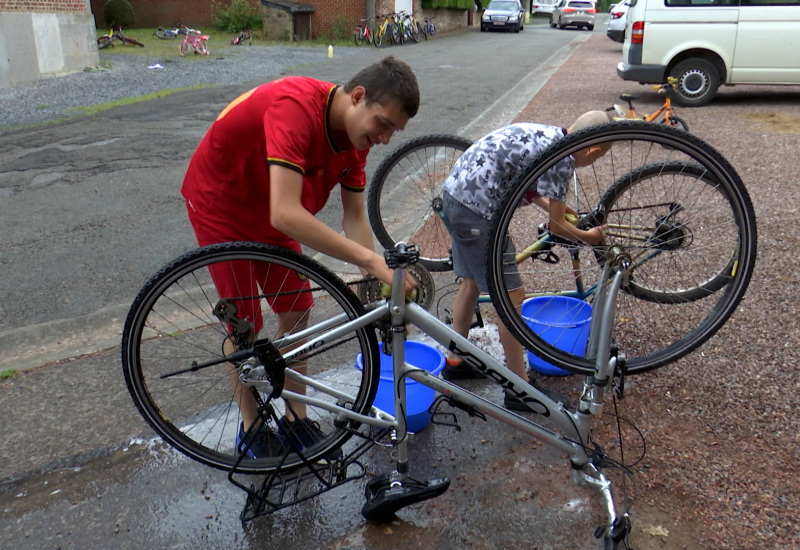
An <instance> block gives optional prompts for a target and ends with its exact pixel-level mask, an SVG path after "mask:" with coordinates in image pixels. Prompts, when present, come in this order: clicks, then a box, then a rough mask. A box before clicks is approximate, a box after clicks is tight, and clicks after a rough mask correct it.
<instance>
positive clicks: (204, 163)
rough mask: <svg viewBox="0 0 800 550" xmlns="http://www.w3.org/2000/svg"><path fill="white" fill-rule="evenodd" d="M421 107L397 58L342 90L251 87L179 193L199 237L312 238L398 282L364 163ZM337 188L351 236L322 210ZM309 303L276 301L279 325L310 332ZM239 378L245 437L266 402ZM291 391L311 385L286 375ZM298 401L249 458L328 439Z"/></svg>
mask: <svg viewBox="0 0 800 550" xmlns="http://www.w3.org/2000/svg"><path fill="white" fill-rule="evenodd" d="M418 108H419V88H418V85H417V79H416V77H415V76H414V73H413V71H412V70H411V68H410V67H409V66H408V65H407V64H405V63H403V62H402V61H400V60H397V59H395V58H394V57H392V56H389V57H386V58H385V59H383V60H382V61H380V62H378V63H375V64H373V65H370V66H369V67H366V68H365V69H363V70H361V71H360V72H359V73H358V74H356V75H355V76H354V77H353V78H352V79H351V80H350V81H349V82H348V83H347V84H345V85H344V86H341V87H340V86H336V85H334V84H331V83H328V82H322V81H319V80H315V79H312V78H306V77H285V78H281V79H279V80H275V81H273V82H268V83H266V84H263V85H261V86H259V87H257V88H255V89H253V90H250V91H248V92H246V93H244V94H242V95H241V96H240V97H238V98H236V99H235V100H234V101H233V102H231V103H230V105H228V106H227V107H226V108H225V109H224V110H223V111H222V112H221V113H220V115H219V116H218V117H217V119H216V120H215V121H214V123H213V124H212V125H211V128H210V129H209V130H208V132H207V133H206V135H205V137H204V138H203V140H202V141H201V142H200V145H199V146H198V148H197V150H196V151H195V153H194V155H193V156H192V159H191V161H190V162H189V167H188V169H187V172H186V176H185V178H184V181H183V186H182V188H181V193H182V195H183V197H184V198H185V199H186V207H187V210H188V213H189V220H190V221H191V223H192V227H193V228H194V232H195V235H196V237H197V242H198V243H199V244H200V246H205V245H209V244H214V243H220V242H228V241H258V242H264V243H271V244H276V245H279V246H283V247H285V248H290V249H292V250H296V251H298V252H300V251H301V248H300V245H301V244H303V245H306V246H309V247H311V248H313V249H315V250H317V251H319V252H322V253H324V254H327V255H329V256H333V257H334V258H338V259H339V260H342V261H345V262H348V263H352V264H355V265H356V266H358V267H359V268H360V269H361V270H362V272H364V273H369V274H371V275H374V276H375V277H376V278H378V279H380V280H381V281H384V282H387V283H391V281H392V272H391V270H390V269H389V268H388V266H387V265H386V262H385V261H384V259H383V257H382V256H380V255H378V254H376V253H375V251H374V249H373V243H372V232H371V230H370V227H369V222H368V220H367V215H366V209H365V207H364V199H363V191H364V188H365V185H366V176H365V173H364V166H365V164H366V158H367V153H368V152H369V148H370V147H372V146H373V145H376V144H378V143H382V144H386V143H388V142H389V140H390V139H391V137H392V135H393V134H394V132H395V131H396V130H402V129H403V128H405V126H406V123H407V122H408V120H409V119H410V118H412V117H413V116H415V115H416V113H417V110H418ZM337 184H339V185H340V188H341V197H342V228H343V229H344V233H345V236H342V235H340V234H339V233H338V232H337V231H335V230H334V229H332V228H330V227H328V226H327V225H326V224H325V223H324V222H322V221H321V220H319V219H317V218H316V217H315V214H316V213H317V212H319V211H320V210H321V209H322V207H323V206H324V205H325V203H326V202H327V200H328V196H329V194H330V192H331V191H332V189H333V188H334V187H335V186H336V185H337ZM265 213H268V215H265ZM212 275H213V276H214V283H215V285H216V286H217V288H218V290H219V292H220V295H226V296H236V295H237V293H236V291H235V290H236V287H235V281H234V280H233V278H232V277H231V276H230V275H223V274H212ZM271 276H272V275H271ZM409 281H410V280H409ZM267 284H269V283H267ZM298 284H300V283H298ZM412 284H413V283H411V282H409V283H408V285H409V289H410V287H411V286H412ZM298 288H299V287H298ZM310 307H311V299H310V298H309V299H308V300H307V301H305V302H301V303H298V301H297V300H293V301H292V303H291V305H289V304H281V303H280V301H276V302H275V303H273V304H272V308H273V310H274V311H275V313H276V314H277V316H278V330H279V332H278V333H279V334H284V333H287V332H291V331H294V330H297V329H298V328H301V327H302V326H303V323H304V318H306V317H307V316H306V312H307V310H308V308H310ZM239 316H240V317H242V318H244V319H247V320H248V321H249V322H251V323H252V324H253V327H254V329H255V330H254V331H253V333H254V334H255V333H257V332H258V330H259V329H260V323H261V318H260V313H259V312H258V311H252V310H251V311H246V310H245V311H241V312H240V313H239ZM223 349H224V351H225V353H230V352H232V351H233V350H234V349H235V347H234V344H233V343H232V342H231V341H230V340H226V341H225V344H224V346H223ZM232 383H233V384H234V389H235V393H236V399H237V402H238V404H239V410H240V412H241V417H242V424H241V425H240V427H239V437H238V438H237V443H241V441H242V439H243V437H244V434H245V432H246V431H247V430H248V429H249V428H250V427H251V426H252V425H254V424H255V423H256V422H257V421H258V414H257V410H256V408H257V407H256V402H255V399H254V398H253V396H252V395H251V394H250V392H249V391H242V390H243V388H242V387H241V384H240V383H239V382H238V380H236V379H235V377H233V376H232ZM286 388H287V389H290V390H292V391H296V392H302V387H293V385H292V384H291V383H290V382H289V381H288V380H287V384H286ZM292 406H293V411H288V410H287V417H289V418H287V417H284V418H282V419H281V421H280V422H279V426H278V427H279V430H278V433H275V431H273V430H270V429H269V428H268V427H267V426H264V425H261V426H257V427H258V430H259V432H258V434H257V435H258V437H257V438H256V441H254V443H253V444H252V445H251V446H250V449H248V451H247V455H248V456H251V457H255V458H258V457H263V456H274V454H275V453H277V452H281V451H282V448H283V447H284V446H285V444H286V442H287V441H286V440H287V437H291V438H293V439H292V442H294V443H299V444H300V445H301V446H304V445H308V444H310V443H311V442H313V441H314V440H315V439H316V438H317V437H319V435H320V434H319V429H318V428H317V427H316V426H315V425H314V424H313V422H310V421H309V420H308V419H306V417H305V406H304V405H303V404H301V403H292Z"/></svg>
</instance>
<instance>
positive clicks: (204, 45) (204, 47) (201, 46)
mask: <svg viewBox="0 0 800 550" xmlns="http://www.w3.org/2000/svg"><path fill="white" fill-rule="evenodd" d="M197 53H199V54H200V55H208V42H206V41H205V40H201V41H200V42H199V43H198V44H197Z"/></svg>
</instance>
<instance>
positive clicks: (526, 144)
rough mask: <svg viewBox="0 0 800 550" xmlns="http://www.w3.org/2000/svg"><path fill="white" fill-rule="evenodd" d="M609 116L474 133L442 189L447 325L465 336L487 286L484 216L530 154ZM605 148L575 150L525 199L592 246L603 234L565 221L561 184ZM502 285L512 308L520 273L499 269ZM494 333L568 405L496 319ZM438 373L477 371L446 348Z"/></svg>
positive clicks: (516, 366)
mask: <svg viewBox="0 0 800 550" xmlns="http://www.w3.org/2000/svg"><path fill="white" fill-rule="evenodd" d="M609 120H610V119H609V117H608V114H607V113H605V112H603V111H590V112H588V113H584V114H583V115H581V116H580V117H579V118H578V119H577V120H576V121H575V122H574V123H573V124H572V126H570V127H569V128H568V129H564V128H559V127H557V126H546V125H543V124H532V123H520V124H512V125H510V126H506V127H504V128H500V129H499V130H495V131H494V132H492V133H490V134H488V135H487V136H484V137H483V138H481V139H479V140H478V141H476V142H475V143H474V144H473V145H472V146H471V147H470V148H469V149H467V150H466V151H465V152H464V154H463V155H461V158H459V159H458V161H457V162H456V164H455V165H454V166H453V170H452V171H451V172H450V176H449V177H448V178H447V181H446V182H445V184H444V189H443V201H444V202H443V205H444V211H445V214H446V215H447V218H448V220H449V223H450V229H451V234H452V241H453V270H454V271H455V274H456V275H457V276H458V277H460V278H461V279H462V282H461V286H460V287H459V289H458V293H457V294H456V298H455V302H454V304H453V329H454V330H455V331H456V332H458V333H459V334H461V335H462V336H464V337H466V336H467V334H468V332H469V327H470V325H471V323H472V315H473V313H474V311H475V305H476V304H477V302H478V296H479V295H480V293H481V292H488V290H489V289H488V285H487V283H486V259H485V257H484V254H485V250H486V244H487V241H488V233H489V228H490V224H491V221H490V220H491V218H492V215H493V214H494V212H495V210H496V208H497V206H498V204H499V203H500V200H501V199H502V197H503V194H504V193H505V191H506V189H507V188H508V187H509V186H510V185H511V183H512V182H513V181H514V179H515V178H516V176H517V174H518V172H519V171H520V170H521V169H522V168H523V167H524V166H525V165H526V164H527V163H528V161H530V159H532V158H533V157H535V156H536V155H537V154H539V153H540V152H541V151H543V150H544V149H545V148H547V147H548V146H549V145H550V144H552V143H553V142H555V141H557V140H559V139H561V138H562V137H564V136H565V135H566V134H567V133H569V132H574V131H575V130H579V129H581V128H585V127H587V126H591V125H593V124H600V123H603V122H608V121H609ZM606 151H607V149H606V148H602V147H599V146H594V147H589V148H587V149H584V150H582V151H579V152H578V153H576V154H575V155H573V156H572V157H567V158H565V159H563V160H562V161H560V162H559V163H557V164H556V165H555V166H553V168H552V169H550V170H549V171H548V172H547V173H546V174H544V175H542V176H541V177H540V178H539V180H538V181H537V189H536V193H534V194H532V195H531V196H530V197H528V199H529V200H530V202H532V203H534V204H536V205H537V206H539V207H541V208H544V209H545V210H548V211H549V214H550V230H551V231H552V232H553V233H555V234H556V235H558V236H561V237H565V238H568V239H572V240H576V241H577V240H580V241H583V242H585V243H587V244H598V243H600V242H601V241H602V240H603V238H604V236H603V228H602V227H594V228H591V229H589V230H586V231H584V230H581V229H578V228H577V227H575V226H574V225H573V224H571V223H569V222H567V221H566V218H565V215H566V214H567V213H568V212H569V211H568V209H567V206H566V204H565V201H566V198H567V184H568V182H569V181H570V180H571V178H572V173H573V171H574V169H575V167H576V166H587V165H589V164H591V163H593V162H594V161H595V160H597V159H598V158H600V156H602V155H604V154H605V153H606ZM507 246H508V248H507V249H506V251H505V252H506V253H507V254H508V255H509V257H512V258H513V257H514V255H515V254H516V251H515V250H514V248H513V244H512V243H511V242H510V240H509V241H508V245H507ZM506 284H507V287H508V288H509V289H512V290H510V292H509V294H510V296H511V299H512V302H513V303H514V305H515V306H517V307H519V306H520V305H521V304H522V301H523V300H524V298H525V289H524V287H523V286H522V280H521V279H520V277H519V274H518V273H513V274H511V273H510V274H508V275H506ZM498 331H499V333H500V342H501V344H502V345H503V350H504V351H505V355H506V364H507V365H508V368H509V369H510V370H511V371H512V372H514V373H515V374H517V375H518V376H520V377H521V378H522V379H523V380H528V381H529V383H530V384H532V385H533V386H534V387H536V388H537V389H539V390H540V391H543V393H545V395H547V396H548V397H550V398H551V399H553V400H554V401H561V402H562V403H563V404H564V405H565V406H568V403H567V402H566V401H565V399H564V397H563V396H560V395H558V394H556V393H553V392H549V391H547V390H544V389H543V388H541V387H539V386H538V385H537V384H536V382H535V380H533V379H532V378H529V377H528V373H527V372H526V370H525V362H524V356H523V350H522V346H521V345H520V344H519V343H518V342H517V341H516V340H515V339H514V337H513V336H512V335H511V333H510V332H508V330H507V329H506V328H505V326H503V324H502V323H500V325H499V326H498ZM442 376H443V377H444V378H447V379H449V380H453V379H459V378H478V377H481V376H482V375H481V374H480V373H479V372H477V371H475V370H474V369H472V368H471V367H469V366H467V365H464V364H463V362H462V361H461V360H460V359H459V358H458V357H456V356H454V355H452V354H451V355H449V356H448V358H447V365H446V366H445V369H444V371H443V372H442ZM504 403H505V407H506V408H509V409H513V410H519V411H526V412H536V411H535V410H534V409H532V408H531V407H529V406H528V405H527V404H525V403H524V402H523V401H521V400H519V399H517V398H516V397H515V396H514V395H512V394H509V393H508V392H506V393H505V400H504Z"/></svg>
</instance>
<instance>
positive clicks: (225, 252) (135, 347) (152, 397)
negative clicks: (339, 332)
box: [121, 242, 380, 474]
mask: <svg viewBox="0 0 800 550" xmlns="http://www.w3.org/2000/svg"><path fill="white" fill-rule="evenodd" d="M234 266H235V267H237V268H240V269H241V270H243V271H238V273H243V272H244V273H246V276H245V277H243V278H242V279H241V280H239V279H237V281H236V283H237V284H238V283H240V282H241V284H243V285H246V286H244V287H243V288H244V289H247V290H244V292H245V293H246V294H245V295H247V293H250V292H252V295H253V298H255V299H256V300H255V302H254V303H253V305H254V306H255V307H256V308H258V309H254V310H251V311H254V312H258V311H259V310H260V311H261V315H262V317H263V328H262V329H261V330H260V331H259V334H258V337H259V338H265V337H266V338H270V339H277V338H279V337H280V335H278V334H276V330H277V325H276V318H277V316H276V315H275V314H274V313H273V312H272V310H271V309H270V307H269V305H267V303H266V302H267V300H266V299H265V298H264V296H263V295H262V296H257V295H259V294H263V293H262V292H261V290H259V287H260V285H258V286H257V285H256V283H255V282H254V280H253V279H254V277H253V274H255V273H266V272H267V271H266V270H281V273H283V274H285V275H286V277H292V276H300V277H306V278H307V280H308V281H309V286H310V290H308V291H310V292H312V294H313V298H314V306H313V307H312V308H311V309H310V311H309V315H310V317H309V323H308V327H309V328H308V331H309V336H308V339H313V338H314V337H315V336H316V335H318V334H319V331H320V330H323V329H322V328H320V325H318V323H320V322H322V323H323V324H326V326H325V327H324V329H330V328H331V325H332V324H336V325H341V324H344V322H346V321H347V320H350V319H354V318H356V317H358V316H360V315H362V314H363V313H364V307H363V305H362V304H361V302H360V301H359V300H358V298H357V297H356V295H355V294H354V293H353V292H352V291H351V290H350V289H349V288H348V287H347V285H345V284H344V283H343V282H342V281H341V279H339V278H338V277H336V276H335V275H334V274H333V273H331V272H330V271H328V270H327V269H326V268H324V267H323V266H321V265H320V264H319V263H317V262H316V261H314V260H312V259H310V258H308V257H306V256H303V255H301V254H297V253H295V252H293V251H290V250H286V249H283V248H280V247H276V246H272V245H266V244H260V243H246V242H233V243H224V244H216V245H211V246H207V247H204V248H199V249H196V250H193V251H191V252H189V253H187V254H184V255H182V256H180V257H179V258H177V259H175V260H174V261H172V262H171V263H169V264H168V265H167V266H165V267H164V268H163V269H161V270H160V271H159V272H158V273H156V274H155V275H154V276H153V277H152V278H151V279H150V280H149V281H147V283H146V284H145V285H144V286H143V288H142V290H141V291H140V292H139V294H138V295H137V296H136V299H135V300H134V302H133V305H132V306H131V309H130V311H129V313H128V316H127V319H126V321H125V327H124V330H123V337H122V346H121V352H122V368H123V373H124V377H125V381H126V384H127V387H128V390H129V392H130V395H131V398H132V399H133V401H134V403H135V404H136V407H137V408H138V410H139V412H140V413H141V414H142V416H143V417H144V419H145V420H146V421H147V422H148V423H149V424H150V426H151V427H152V428H153V429H154V430H155V431H156V432H157V433H158V435H160V436H161V437H162V438H163V439H164V441H166V442H167V443H168V444H169V445H171V446H172V447H174V448H175V449H177V450H178V451H180V452H181V453H183V454H185V455H186V456H188V457H190V458H192V459H194V460H196V461H199V462H201V463H203V464H206V465H208V466H211V467H213V468H218V469H222V470H230V469H231V468H232V467H233V465H234V464H236V462H237V453H236V450H235V442H236V434H237V432H238V429H239V423H240V422H241V420H240V414H239V409H238V405H237V403H236V399H235V396H234V389H233V386H232V384H231V383H230V373H229V370H228V368H227V367H226V366H225V364H218V365H215V366H211V367H208V368H204V369H201V370H195V371H189V372H184V373H182V374H180V375H176V376H167V377H164V375H167V374H169V373H175V372H176V371H180V370H182V369H185V368H187V367H190V366H191V365H192V364H195V365H197V364H203V363H204V362H209V361H213V360H217V361H219V360H221V359H223V358H224V357H225V355H223V353H222V344H223V342H224V341H225V340H226V338H227V337H228V327H227V325H225V324H224V323H222V321H220V319H219V318H217V317H216V316H215V315H214V313H213V311H214V306H215V305H216V304H217V303H219V302H218V294H217V291H216V288H215V286H214V284H213V282H212V281H211V275H210V273H211V271H210V269H212V268H213V269H214V270H215V271H214V272H215V273H216V274H220V273H222V271H221V270H226V272H227V273H230V272H231V268H232V267H234ZM259 269H260V270H262V271H258V270H259ZM250 270H253V271H250ZM272 273H274V271H272ZM279 279H280V280H286V279H285V278H284V277H283V276H280V277H279ZM302 292H304V291H303V290H300V291H298V290H294V291H293V292H292V293H291V294H292V295H298V293H302ZM278 294H279V289H278V292H276V293H275V294H272V296H273V297H275V296H276V295H278ZM284 296H286V294H284ZM238 302H239V303H241V302H242V300H238ZM240 307H241V306H240ZM336 315H339V316H340V319H339V320H338V322H335V323H334V322H333V321H332V320H333V318H334V316H336ZM306 341H308V340H306ZM378 349H379V348H378V344H377V339H376V337H375V332H374V330H373V329H370V328H368V327H364V328H359V329H355V330H353V331H351V332H348V333H347V334H346V335H345V336H344V337H342V338H341V339H339V340H336V341H335V342H327V341H326V342H325V343H324V344H321V345H320V346H319V347H318V348H315V350H314V351H312V352H311V353H310V354H309V356H308V358H307V359H306V362H307V376H308V377H310V378H312V379H313V380H314V381H315V382H318V383H323V384H326V385H327V386H328V387H330V388H333V389H335V390H339V391H341V392H343V393H342V394H341V395H333V394H332V393H327V392H324V391H323V390H322V388H317V389H316V390H314V389H311V387H310V386H309V389H308V390H306V394H307V395H309V396H313V397H315V398H317V399H319V400H320V401H324V402H325V403H327V404H328V405H332V404H335V403H337V402H339V403H347V405H348V407H351V408H352V410H354V411H357V412H361V413H365V414H366V413H368V411H369V410H370V407H371V405H372V402H373V400H374V398H375V393H376V391H377V387H378V381H379V370H380V367H379V363H378V359H379V357H378ZM359 353H361V354H362V358H363V360H362V363H363V368H362V369H360V370H359V369H356V368H355V359H356V357H357V356H358V354H359ZM285 372H286V373H288V374H293V370H292V365H289V366H288V367H287V368H286V370H285ZM288 378H289V377H288V376H287V380H288ZM345 394H346V395H347V396H349V397H347V398H345V397H344V395H345ZM261 397H262V399H264V400H265V401H266V400H267V394H265V393H262V394H261ZM270 405H271V406H272V407H274V409H275V410H276V411H277V412H278V414H279V413H280V411H281V410H285V408H286V406H287V402H286V401H285V400H284V399H283V398H281V397H277V398H275V399H272V400H271V403H270ZM307 417H308V418H309V419H310V420H313V421H315V422H317V423H318V424H319V427H320V429H321V430H322V431H323V433H325V434H326V436H325V437H324V438H323V439H321V440H319V441H318V442H317V443H315V444H314V445H312V446H311V447H309V448H307V449H305V450H304V454H305V456H306V458H307V459H308V460H310V461H312V462H313V461H315V460H318V459H319V458H320V457H325V456H328V453H330V452H331V450H332V449H338V448H340V446H341V445H343V444H344V443H345V442H346V441H347V440H348V439H349V438H350V437H351V435H352V431H351V430H352V429H357V427H358V425H357V423H354V422H351V423H349V426H347V427H344V426H343V425H342V423H341V422H338V423H336V424H334V422H335V421H336V414H335V413H332V412H330V411H328V410H326V409H323V408H322V407H320V406H312V405H308V406H307ZM275 420H276V418H273V419H272V420H271V421H270V424H272V423H273V422H274V421H275ZM301 464H302V462H301V460H300V458H299V456H298V455H296V454H294V453H291V454H290V455H289V456H288V458H287V459H286V462H285V463H283V464H280V459H279V458H259V459H252V458H244V459H242V460H241V462H240V463H238V465H237V466H236V471H237V472H240V473H247V474H259V473H268V472H271V471H274V470H277V469H280V470H282V471H283V470H291V469H295V468H297V467H299V466H300V465H301Z"/></svg>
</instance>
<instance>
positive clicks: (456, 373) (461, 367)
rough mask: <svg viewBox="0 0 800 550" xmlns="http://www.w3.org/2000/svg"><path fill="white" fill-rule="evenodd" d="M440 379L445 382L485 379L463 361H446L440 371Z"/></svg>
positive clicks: (457, 359) (458, 359) (448, 359)
mask: <svg viewBox="0 0 800 550" xmlns="http://www.w3.org/2000/svg"><path fill="white" fill-rule="evenodd" d="M442 378H444V379H445V380H466V379H472V378H485V377H484V376H483V374H481V373H480V372H479V371H477V370H475V369H473V368H472V367H470V366H469V365H467V364H465V363H464V360H463V359H460V358H455V359H450V358H449V357H448V358H447V359H446V364H445V366H444V368H443V369H442Z"/></svg>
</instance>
